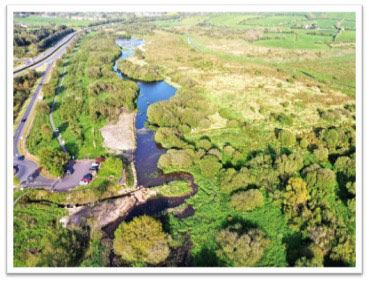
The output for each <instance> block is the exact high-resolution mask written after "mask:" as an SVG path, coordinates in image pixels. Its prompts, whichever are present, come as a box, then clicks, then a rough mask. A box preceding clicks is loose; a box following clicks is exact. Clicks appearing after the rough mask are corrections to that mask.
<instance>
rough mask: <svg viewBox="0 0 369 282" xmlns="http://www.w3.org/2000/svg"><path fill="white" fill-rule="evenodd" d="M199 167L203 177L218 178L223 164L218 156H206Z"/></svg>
mask: <svg viewBox="0 0 369 282" xmlns="http://www.w3.org/2000/svg"><path fill="white" fill-rule="evenodd" d="M199 167H200V170H201V174H202V175H203V176H205V177H216V176H217V174H218V173H219V171H220V169H221V168H222V164H221V163H220V162H219V160H218V158H217V157H216V156H214V155H206V156H204V157H203V158H202V159H201V160H200V162H199Z"/></svg>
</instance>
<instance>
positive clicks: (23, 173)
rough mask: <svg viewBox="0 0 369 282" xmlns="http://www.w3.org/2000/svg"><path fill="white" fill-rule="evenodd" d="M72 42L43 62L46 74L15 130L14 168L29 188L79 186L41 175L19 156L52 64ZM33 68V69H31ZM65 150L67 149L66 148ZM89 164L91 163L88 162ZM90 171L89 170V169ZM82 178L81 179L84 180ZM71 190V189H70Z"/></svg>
mask: <svg viewBox="0 0 369 282" xmlns="http://www.w3.org/2000/svg"><path fill="white" fill-rule="evenodd" d="M71 42H72V41H69V42H68V43H67V44H66V45H64V46H63V47H61V48H60V49H59V50H58V51H57V52H55V53H54V54H53V55H51V56H50V57H49V58H47V59H46V60H45V61H43V62H41V63H40V64H42V65H43V64H48V66H47V69H46V71H45V73H44V74H43V76H42V78H41V80H40V82H39V84H38V85H37V87H36V90H35V92H34V94H33V95H32V98H31V101H30V103H29V105H28V107H27V109H26V110H25V111H24V113H23V116H22V121H21V122H20V123H19V125H18V127H17V129H16V130H15V134H14V136H13V158H14V160H13V166H14V167H16V170H17V172H16V176H17V177H18V178H19V179H20V181H21V183H22V184H23V186H27V187H53V186H55V185H58V187H61V189H65V187H67V186H68V187H69V186H71V185H72V184H75V186H77V185H78V182H79V181H76V180H75V179H74V178H73V182H71V180H70V179H69V178H68V179H66V184H65V185H64V184H62V183H63V180H61V181H60V180H55V179H49V178H46V177H44V176H42V175H41V174H40V169H39V167H38V165H37V163H35V162H34V161H32V160H29V159H23V160H18V158H17V157H18V156H19V155H20V152H19V149H18V148H19V143H20V142H21V141H22V138H23V137H22V136H23V133H24V130H25V128H26V124H27V122H28V121H29V117H30V116H31V113H32V111H33V110H34V107H35V104H36V101H37V98H38V95H39V93H40V91H41V88H42V85H43V83H44V81H45V79H46V77H47V76H48V75H49V73H50V71H51V68H52V64H53V63H54V62H55V61H56V60H57V59H59V58H60V57H61V56H62V55H63V53H64V52H65V50H66V48H67V47H68V46H69V45H70V43H71ZM31 68H33V67H31ZM64 149H65V148H64ZM88 163H89V162H88ZM81 167H82V168H83V169H82V170H81V171H79V169H78V168H79V166H77V169H76V170H75V173H76V177H77V176H78V177H80V176H81V175H82V176H83V175H84V174H85V172H86V169H85V168H84V166H81ZM87 171H88V169H87ZM82 176H81V178H82ZM69 188H70V187H69Z"/></svg>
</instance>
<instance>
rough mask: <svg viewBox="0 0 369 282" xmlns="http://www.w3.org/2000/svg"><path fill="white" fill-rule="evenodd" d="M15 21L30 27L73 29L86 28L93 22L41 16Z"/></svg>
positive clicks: (18, 18) (17, 18)
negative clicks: (65, 27) (56, 26)
mask: <svg viewBox="0 0 369 282" xmlns="http://www.w3.org/2000/svg"><path fill="white" fill-rule="evenodd" d="M14 21H15V22H16V23H19V24H25V25H30V26H36V25H37V26H39V25H49V24H57V25H62V24H63V25H67V26H72V27H86V26H87V25H88V24H89V23H91V22H93V21H88V20H74V19H66V18H45V17H40V16H28V17H14Z"/></svg>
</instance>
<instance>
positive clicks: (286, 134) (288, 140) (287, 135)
mask: <svg viewBox="0 0 369 282" xmlns="http://www.w3.org/2000/svg"><path fill="white" fill-rule="evenodd" d="M278 139H279V141H280V142H281V144H282V145H283V146H286V147H292V146H294V145H295V143H296V138H295V135H294V134H293V133H292V132H290V131H288V130H285V129H282V130H281V131H280V132H279V135H278Z"/></svg>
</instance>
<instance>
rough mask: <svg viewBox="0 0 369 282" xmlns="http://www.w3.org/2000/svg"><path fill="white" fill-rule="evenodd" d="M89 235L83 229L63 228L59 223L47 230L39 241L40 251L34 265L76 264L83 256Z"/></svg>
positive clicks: (64, 265) (57, 265) (60, 265)
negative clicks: (45, 234)
mask: <svg viewBox="0 0 369 282" xmlns="http://www.w3.org/2000/svg"><path fill="white" fill-rule="evenodd" d="M88 240H89V237H88V234H87V232H86V231H84V230H69V229H64V228H63V227H62V226H60V224H57V225H56V228H55V229H53V230H48V234H47V236H44V237H43V238H42V240H41V242H40V248H41V249H42V253H41V255H40V257H39V260H38V262H37V264H36V266H38V267H40V266H49V267H66V266H77V265H78V264H79V262H80V260H81V259H82V257H83V253H84V250H85V248H86V245H87V243H88Z"/></svg>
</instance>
